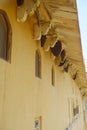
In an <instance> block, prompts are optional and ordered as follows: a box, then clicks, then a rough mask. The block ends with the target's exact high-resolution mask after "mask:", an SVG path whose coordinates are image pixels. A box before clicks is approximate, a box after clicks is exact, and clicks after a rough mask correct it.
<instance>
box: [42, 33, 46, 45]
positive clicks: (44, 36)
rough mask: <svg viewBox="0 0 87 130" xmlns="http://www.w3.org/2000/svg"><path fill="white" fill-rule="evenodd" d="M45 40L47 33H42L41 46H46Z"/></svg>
mask: <svg viewBox="0 0 87 130" xmlns="http://www.w3.org/2000/svg"><path fill="white" fill-rule="evenodd" d="M45 42H46V35H42V36H41V47H43V46H44V44H45Z"/></svg>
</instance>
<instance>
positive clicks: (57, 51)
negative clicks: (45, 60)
mask: <svg viewBox="0 0 87 130" xmlns="http://www.w3.org/2000/svg"><path fill="white" fill-rule="evenodd" d="M50 49H51V51H52V53H53V54H54V56H58V55H59V54H60V52H61V49H62V44H61V41H57V42H56V44H55V46H54V47H53V48H50Z"/></svg>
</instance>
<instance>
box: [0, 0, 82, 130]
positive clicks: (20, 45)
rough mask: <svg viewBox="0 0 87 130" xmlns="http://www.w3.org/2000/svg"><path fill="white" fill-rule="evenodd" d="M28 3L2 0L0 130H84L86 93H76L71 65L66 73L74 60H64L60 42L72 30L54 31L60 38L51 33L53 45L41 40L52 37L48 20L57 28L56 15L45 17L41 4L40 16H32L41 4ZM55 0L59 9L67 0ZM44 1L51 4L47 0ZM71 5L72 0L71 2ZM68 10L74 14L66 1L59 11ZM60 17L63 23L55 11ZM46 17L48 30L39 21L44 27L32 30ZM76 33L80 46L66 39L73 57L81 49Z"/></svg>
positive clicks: (0, 12) (76, 85)
mask: <svg viewBox="0 0 87 130" xmlns="http://www.w3.org/2000/svg"><path fill="white" fill-rule="evenodd" d="M32 1H33V0H30V1H27V0H25V1H20V0H18V1H16V0H0V39H1V41H0V130H54V129H55V130H84V113H83V100H82V99H83V98H82V94H83V95H84V92H83V93H82V94H81V91H80V88H81V86H80V85H82V84H80V82H79V80H78V77H77V82H76V75H75V74H77V73H76V72H77V71H76V70H75V68H74V69H72V71H70V73H69V72H68V69H69V68H68V67H73V62H72V60H71V61H70V62H66V59H67V57H69V55H68V54H70V53H67V51H66V53H67V55H66V56H65V52H64V45H65V44H62V47H61V42H60V39H62V40H61V41H62V43H63V42H65V43H66V42H67V39H68V40H70V39H69V37H70V36H71V35H73V36H74V33H73V29H72V30H71V32H72V33H70V32H69V31H68V30H67V34H68V35H69V36H68V37H67V36H66V34H63V33H62V32H61V33H60V32H58V34H59V35H58V36H59V37H56V36H54V37H51V40H50V42H51V41H52V40H53V38H55V39H54V40H53V42H52V44H51V46H49V45H48V43H46V44H45V41H46V39H47V38H48V39H49V37H50V35H51V36H53V33H51V31H49V28H51V27H50V24H49V22H48V21H50V19H51V22H53V23H52V27H55V28H56V27H58V25H56V26H55V23H56V24H57V19H55V18H54V16H53V18H50V17H48V14H50V13H49V12H50V11H47V12H48V13H47V12H46V10H44V9H45V8H43V4H42V6H41V8H40V9H41V10H40V11H41V14H40V15H41V16H42V17H41V19H39V21H38V20H37V18H36V16H37V15H38V11H37V12H36V15H35V11H36V9H37V8H39V6H40V2H39V1H36V3H35V5H32ZM23 2H24V3H25V4H24V5H23ZM29 2H30V3H31V4H30V3H29ZM51 2H52V1H51ZM56 2H58V4H59V6H60V9H61V7H62V6H63V5H62V3H64V2H65V3H66V0H65V1H64V0H63V1H62V2H61V1H60V0H59V1H56ZM56 2H55V5H56ZM47 3H50V0H48V1H47ZM51 4H52V3H50V4H49V5H50V7H51V6H52V5H51ZM72 4H73V3H72V1H71V3H70V5H72ZM74 4H75V3H74ZM30 5H31V6H30ZM49 5H48V4H47V6H49ZM22 6H23V7H22ZM27 6H28V7H27ZM33 6H34V7H33ZM74 6H75V5H74ZM25 7H26V8H25ZM68 8H69V11H71V12H72V10H71V8H70V6H69V5H66V7H63V10H67V9H68ZM29 9H30V10H29ZM47 9H48V8H47ZM29 11H30V12H29ZM65 12H66V11H64V14H63V12H60V13H61V15H62V16H64V18H65V23H67V24H66V26H67V27H68V22H67V19H68V17H70V16H71V14H69V16H68V15H66V14H65ZM52 13H53V12H52ZM55 14H56V13H55ZM76 15H77V12H76ZM37 17H40V16H37ZM58 17H59V19H58V20H59V21H60V23H61V19H62V17H60V16H59V15H58ZM72 17H73V19H72V18H71V20H72V23H70V26H71V25H72V26H73V27H74V25H73V22H74V23H75V21H74V20H75V19H74V18H75V16H74V15H72ZM45 18H46V23H47V24H46V25H47V26H46V27H47V28H45V25H44V24H43V23H42V24H43V26H42V24H41V25H40V27H41V28H39V27H38V26H35V28H34V25H36V24H37V22H38V24H40V23H41V22H43V19H44V20H45ZM40 20H41V21H40ZM68 20H69V19H68ZM54 21H55V22H54ZM59 21H58V23H59ZM39 22H40V23H39ZM60 23H59V24H60ZM53 25H54V26H53ZM76 26H77V24H76ZM44 28H45V30H44ZM61 28H62V29H63V31H64V32H66V30H64V29H66V27H65V28H64V27H63V26H62V25H60V26H59V30H61ZM34 29H35V31H34ZM39 29H42V30H39ZM40 31H41V32H40ZM44 31H46V32H45V34H44ZM48 32H49V33H48ZM76 32H77V33H78V34H77V35H78V36H77V35H75V38H78V39H79V40H78V39H76V42H78V45H77V46H75V47H73V45H72V43H70V48H69V49H71V50H73V48H75V49H76V51H74V50H73V54H72V55H74V52H75V53H76V52H77V53H78V50H80V51H81V46H80V37H79V35H80V34H79V31H78V30H75V33H76ZM47 34H48V36H47ZM42 36H43V37H42ZM45 36H47V37H46V39H45ZM63 36H64V37H63ZM58 38H59V39H58ZM64 38H65V39H66V41H65V40H64ZM72 39H73V38H72ZM54 41H55V42H56V45H58V47H56V48H57V49H55V48H54V47H55V42H54ZM73 41H74V39H73ZM43 44H45V45H43ZM67 47H69V46H66V50H67ZM72 47H73V48H72ZM61 48H62V49H61ZM58 49H59V50H58ZM48 50H49V51H48ZM62 50H63V51H62ZM77 56H79V57H81V58H80V60H81V66H80V67H82V68H84V66H83V64H82V63H83V61H82V54H81V53H78V54H77ZM65 58H66V59H65ZM70 58H71V57H70ZM70 58H69V59H68V61H69V60H70ZM60 59H61V60H60ZM71 62H72V63H71ZM65 63H66V64H65ZM61 66H62V67H61ZM77 66H78V64H77ZM76 68H77V67H76ZM78 68H79V67H78ZM78 70H79V69H78ZM74 72H75V73H74ZM72 73H73V74H72ZM73 76H74V77H73Z"/></svg>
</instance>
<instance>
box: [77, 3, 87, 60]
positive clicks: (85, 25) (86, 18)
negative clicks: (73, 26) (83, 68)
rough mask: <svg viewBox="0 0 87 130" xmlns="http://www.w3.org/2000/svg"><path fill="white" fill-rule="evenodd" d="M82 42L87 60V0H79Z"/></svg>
mask: <svg viewBox="0 0 87 130" xmlns="http://www.w3.org/2000/svg"><path fill="white" fill-rule="evenodd" d="M77 7H78V16H79V25H80V34H81V43H82V48H83V57H84V61H85V62H87V0H77Z"/></svg>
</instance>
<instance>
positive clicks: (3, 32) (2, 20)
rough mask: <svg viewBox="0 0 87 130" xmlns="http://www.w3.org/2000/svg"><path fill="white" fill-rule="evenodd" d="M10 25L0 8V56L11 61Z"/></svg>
mask: <svg viewBox="0 0 87 130" xmlns="http://www.w3.org/2000/svg"><path fill="white" fill-rule="evenodd" d="M11 34H12V31H11V26H10V23H9V20H8V17H7V15H6V13H5V12H4V11H2V10H0V58H3V59H4V60H6V61H9V62H10V61H11V36H12V35H11Z"/></svg>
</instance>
